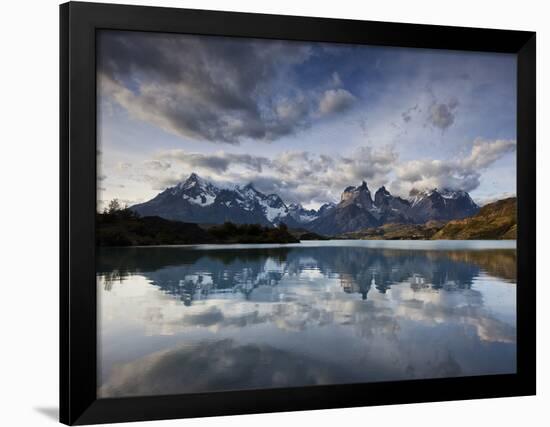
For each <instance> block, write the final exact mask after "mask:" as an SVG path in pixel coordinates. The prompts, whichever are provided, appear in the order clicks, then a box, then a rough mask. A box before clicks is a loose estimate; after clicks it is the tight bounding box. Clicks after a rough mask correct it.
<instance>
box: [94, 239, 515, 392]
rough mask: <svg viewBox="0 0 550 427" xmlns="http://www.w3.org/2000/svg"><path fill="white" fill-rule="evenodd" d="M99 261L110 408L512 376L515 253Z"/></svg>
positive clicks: (168, 252)
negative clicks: (188, 398)
mask: <svg viewBox="0 0 550 427" xmlns="http://www.w3.org/2000/svg"><path fill="white" fill-rule="evenodd" d="M429 243H430V242H426V249H407V248H403V249H390V248H373V247H361V246H354V245H349V246H346V245H342V244H339V245H338V246H333V245H331V243H330V242H319V243H316V244H312V245H303V246H302V245H298V246H295V247H288V246H285V247H269V248H265V247H257V248H246V249H243V248H239V249H231V248H224V249H209V250H202V249H200V248H192V247H180V248H175V247H170V248H167V247H165V248H161V247H157V248H110V249H104V250H103V249H102V250H101V252H100V254H99V259H98V284H99V286H100V288H99V296H100V304H99V305H100V337H99V338H100V361H101V374H100V378H99V381H100V384H101V387H100V389H99V394H100V395H101V396H103V397H110V396H126V395H147V394H170V393H182V392H200V391H215V390H229V389H242V388H257V387H261V388H263V387H280V386H300V385H310V384H332V383H349V382H357V381H361V382H362V381H384V380H392V379H408V378H433V377H445V376H459V375H480V374H492V373H505V372H514V371H515V357H516V356H515V340H516V338H515V334H516V327H515V275H516V252H515V249H479V248H478V249H476V250H464V249H456V250H451V249H449V250H433V248H431V247H430V245H429Z"/></svg>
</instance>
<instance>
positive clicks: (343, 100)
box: [319, 89, 357, 115]
mask: <svg viewBox="0 0 550 427" xmlns="http://www.w3.org/2000/svg"><path fill="white" fill-rule="evenodd" d="M356 99H357V98H356V97H355V96H353V95H352V94H351V93H350V92H348V91H347V90H345V89H329V90H327V91H325V93H324V94H323V96H322V97H321V101H320V102H319V112H320V113H321V114H323V115H327V114H333V113H341V112H343V111H346V110H348V109H349V108H351V106H352V105H353V104H354V103H355V101H356Z"/></svg>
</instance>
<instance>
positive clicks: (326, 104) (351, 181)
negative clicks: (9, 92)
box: [60, 2, 536, 424]
mask: <svg viewBox="0 0 550 427" xmlns="http://www.w3.org/2000/svg"><path fill="white" fill-rule="evenodd" d="M60 25H61V31H60V33H61V42H60V51H61V58H60V60H61V63H60V70H61V76H60V79H61V85H60V87H61V112H60V123H61V124H60V126H61V130H60V134H61V210H60V211H61V256H60V259H61V304H60V307H61V325H60V327H61V361H60V363H61V380H60V383H61V396H60V400H61V402H60V407H61V408H60V409H61V410H60V412H61V421H62V422H63V423H66V424H92V423H107V422H124V421H138V420H155V419H166V418H181V417H203V416H213V415H225V414H245V413H258V412H274V411H295V410H310V409H319V408H337V407H351V406H365V405H386V404H400V403H412V402H429V401H441V400H457V399H477V398H489V397H501V396H521V395H532V394H534V393H535V235H536V234H535V33H532V32H525V31H510V30H494V29H477V28H457V27H444V26H427V25H414V24H397V23H382V22H365V21H355V20H335V19H325V18H309V17H308V18H306V17H293V16H275V15H260V14H247V13H229V12H213V11H202V10H185V9H171V8H158V7H143V6H123V5H106V4H94V3H80V2H70V3H66V4H63V5H61V7H60Z"/></svg>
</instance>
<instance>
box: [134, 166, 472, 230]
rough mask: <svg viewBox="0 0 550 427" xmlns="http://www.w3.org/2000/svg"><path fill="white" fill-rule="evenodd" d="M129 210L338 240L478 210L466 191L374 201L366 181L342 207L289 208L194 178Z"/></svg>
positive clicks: (275, 199) (244, 189) (347, 193)
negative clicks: (280, 226)
mask: <svg viewBox="0 0 550 427" xmlns="http://www.w3.org/2000/svg"><path fill="white" fill-rule="evenodd" d="M130 209H131V210H132V211H134V212H136V213H138V214H139V215H141V216H159V217H161V218H165V219H171V220H178V221H184V222H192V223H201V224H221V223H224V222H227V221H229V222H233V223H236V224H261V225H265V226H276V225H278V224H279V223H281V222H284V223H285V224H286V225H287V226H288V227H290V228H305V229H307V230H309V231H313V232H315V233H319V234H324V235H337V234H340V233H346V232H352V231H356V230H359V229H363V228H367V227H378V226H381V225H384V224H389V223H402V224H423V223H425V222H427V221H430V220H438V221H449V220H456V219H462V218H466V217H470V216H472V215H475V214H476V213H477V212H478V211H479V206H477V205H476V204H475V202H474V201H473V200H472V199H471V197H470V196H469V194H468V193H467V192H465V191H453V190H448V189H443V190H438V189H433V190H429V191H413V192H411V196H410V198H408V199H404V198H401V197H398V196H393V195H392V194H391V193H390V192H389V191H388V190H387V189H386V188H385V187H381V188H379V189H378V190H377V191H376V193H375V194H374V197H372V194H371V192H370V190H369V188H368V186H367V183H366V182H365V181H363V182H362V183H361V184H360V185H358V186H356V187H355V186H349V187H347V188H346V189H345V190H344V191H343V193H342V195H341V197H340V201H339V203H337V204H335V203H327V204H324V205H322V206H321V207H320V208H319V209H305V208H304V207H303V206H302V205H300V204H295V203H291V204H287V203H285V202H284V201H283V200H282V198H281V197H280V196H279V195H277V194H264V193H262V192H260V191H258V190H257V189H256V188H255V187H254V186H253V184H251V183H250V184H247V185H245V186H239V185H235V186H233V187H231V188H222V187H219V186H216V185H214V184H213V183H211V182H209V181H207V180H205V179H202V178H201V177H199V176H198V175H197V174H195V173H192V174H191V175H190V176H189V178H187V180H185V181H183V182H180V183H179V184H177V185H175V186H173V187H170V188H167V189H166V190H164V191H162V192H161V193H159V194H158V195H157V196H155V197H154V198H153V199H151V200H149V201H147V202H144V203H140V204H136V205H133V206H131V207H130Z"/></svg>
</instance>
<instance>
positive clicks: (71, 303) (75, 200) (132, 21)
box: [60, 2, 536, 425]
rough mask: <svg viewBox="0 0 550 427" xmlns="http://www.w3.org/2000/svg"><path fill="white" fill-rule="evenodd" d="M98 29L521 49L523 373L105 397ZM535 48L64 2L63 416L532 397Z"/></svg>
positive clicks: (408, 27) (369, 26)
mask: <svg viewBox="0 0 550 427" xmlns="http://www.w3.org/2000/svg"><path fill="white" fill-rule="evenodd" d="M98 29H117V30H139V31H153V32H173V33H190V34H204V35H226V36H237V37H256V38H268V39H285V40H302V41H325V42H336V43H356V44H357V43H358V44H372V45H383V46H401V47H418V48H432V49H453V50H464V51H483V52H504V53H513V54H516V55H517V59H518V61H517V67H518V68H517V201H518V239H517V260H518V277H517V373H516V374H509V375H492V376H475V377H460V378H445V379H424V380H408V381H398V382H380V383H363V384H350V385H325V386H313V387H299V388H288V389H265V390H246V391H232V392H214V393H200V394H185V395H171V396H150V397H129V398H112V399H97V397H96V366H97V360H96V359H97V356H96V336H97V334H96V275H95V274H96V271H95V268H96V265H95V250H96V249H95V212H96V68H95V65H96V49H95V47H96V31H97V30H98ZM535 46H536V35H535V33H534V32H527V31H508V30H494V29H479V28H458V27H446V26H433V25H415V24H401V23H386V22H369V21H356V20H343V19H326V18H310V17H295V16H278V15H263V14H249V13H233V12H213V11H203V10H186V9H173V8H162V7H144V6H126V5H113V4H95V3H81V2H69V3H65V4H62V5H61V6H60V105H61V108H60V165H61V166H60V167H61V170H60V175H61V177H60V230H61V231H60V247H61V252H60V419H61V422H62V423H65V424H70V425H73V424H95V423H107V422H124V421H141V420H159V419H168V418H184V417H205V416H217V415H230V414H246V413H259V412H276V411H296V410H311V409H321V408H342V407H352V406H367V405H388V404H402V403H413V402H429V401H444V400H459V399H478V398H492V397H505V396H524V395H533V394H535V392H536V380H535V365H536V363H535V357H536V356H535V335H536V330H535V293H536V290H535V236H536V233H535V231H536V230H535V137H536V135H535V128H536V126H535V124H536V123H535V105H536V102H535V96H536V94H535V85H536V82H535V72H536V71H535V57H536V52H535V50H536V49H535Z"/></svg>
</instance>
